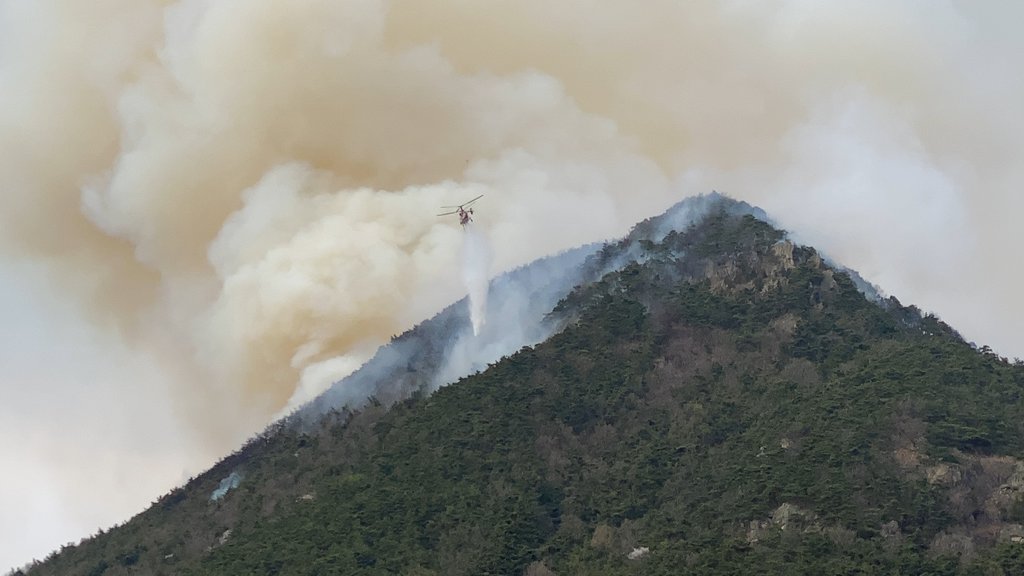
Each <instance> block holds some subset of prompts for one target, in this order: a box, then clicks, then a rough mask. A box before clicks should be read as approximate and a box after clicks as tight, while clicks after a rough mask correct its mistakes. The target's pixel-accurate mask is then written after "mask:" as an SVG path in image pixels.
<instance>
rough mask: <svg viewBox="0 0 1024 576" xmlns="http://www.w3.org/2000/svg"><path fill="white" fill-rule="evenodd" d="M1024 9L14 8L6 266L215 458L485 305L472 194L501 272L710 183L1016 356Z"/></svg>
mask: <svg viewBox="0 0 1024 576" xmlns="http://www.w3.org/2000/svg"><path fill="white" fill-rule="evenodd" d="M1021 11H1022V8H1021V7H1020V6H1019V5H1018V4H1016V3H1011V2H1005V3H984V4H980V3H979V4H975V3H971V2H924V1H920V2H915V1H907V2H889V1H877V2H856V3H853V2H850V3H846V4H843V5H837V4H833V3H828V4H825V3H819V2H812V1H799V0H793V1H779V2H767V3H765V2H743V1H736V2H724V3H706V4H696V5H695V4H690V3H678V2H672V1H667V0H654V1H651V2H646V3H644V4H643V5H642V6H641V5H638V4H636V3H632V2H618V3H611V2H585V1H570V2H559V3H551V2H544V1H540V0H517V1H514V2H513V1H509V2H493V3H487V4H486V5H484V4H481V3H477V2H468V1H458V0H455V1H451V2H438V3H430V4H429V5H428V4H426V3H422V2H411V1H396V2H384V1H382V0H346V1H340V0H300V1H294V0H290V1H284V0H250V1H246V2H241V1H232V0H229V1H218V2H213V1H208V0H180V1H177V2H171V1H158V0H101V1H98V2H89V3H82V2H75V1H72V0H47V1H37V2H20V1H17V0H14V1H8V2H3V3H0V87H2V90H0V127H2V129H0V189H2V194H0V250H2V251H3V252H4V253H6V254H7V255H8V256H11V257H14V258H25V259H32V260H34V261H36V262H44V263H46V265H47V266H48V274H49V275H50V276H49V279H50V281H51V283H52V284H53V285H54V286H56V287H58V288H59V290H61V291H62V292H61V293H62V294H64V295H65V296H66V297H68V298H70V299H71V300H73V301H74V302H76V303H77V305H78V307H79V309H80V310H81V313H82V314H83V315H84V316H85V317H87V318H88V319H89V321H91V322H93V323H94V324H95V326H96V327H97V328H96V329H97V330H100V331H104V332H108V331H112V332H114V333H116V334H118V335H119V337H120V338H122V339H123V340H124V341H125V342H126V343H127V345H128V346H129V347H130V348H132V349H134V350H137V351H138V353H139V354H140V355H144V356H146V357H147V358H149V357H151V358H155V360H154V362H155V363H156V364H157V365H158V366H159V370H160V371H161V372H162V373H164V374H167V375H168V380H169V381H170V383H171V384H170V392H169V397H170V399H171V400H170V402H171V404H172V406H171V407H170V408H169V409H173V410H175V411H176V412H177V413H178V414H180V415H181V417H182V418H183V421H184V425H185V426H186V427H187V428H189V429H192V430H195V431H196V434H198V435H199V436H200V437H201V438H202V440H201V442H200V443H201V444H202V445H203V446H204V448H205V449H206V450H207V451H208V452H207V453H208V454H216V453H219V452H224V451H226V450H230V449H231V448H232V447H234V446H235V445H236V444H237V443H238V442H239V441H240V440H241V439H243V438H244V437H245V436H246V435H248V434H251V433H252V432H254V431H255V430H257V429H259V428H260V427H261V426H262V425H264V424H265V423H266V421H267V419H268V418H269V417H270V416H271V415H272V414H275V413H278V412H279V411H280V410H282V409H285V408H286V407H287V406H290V405H294V403H295V401H296V400H297V399H298V398H304V397H308V395H309V394H311V393H313V392H315V391H316V390H319V389H322V388H323V386H325V385H326V384H328V383H330V382H331V381H334V380H336V379H338V378H340V377H341V376H344V375H345V374H347V373H348V372H350V371H352V370H353V369H355V368H356V367H357V366H358V365H359V364H360V363H361V362H362V361H363V360H365V359H366V358H368V357H369V356H370V355H371V354H372V353H373V350H374V349H375V348H376V346H378V345H379V344H381V343H383V342H385V341H387V339H388V338H389V337H390V336H392V335H394V334H397V333H399V332H401V331H402V330H404V329H406V328H408V327H410V326H411V325H413V324H414V323H415V322H417V321H419V320H421V319H423V318H425V317H427V316H429V315H430V314H432V313H434V312H436V311H437V310H439V309H440V308H441V307H443V306H445V305H447V304H448V303H450V302H452V301H454V300H455V299H457V298H460V297H461V296H463V295H465V293H466V287H465V285H464V284H463V282H462V279H461V278H460V270H461V268H462V263H461V262H460V245H461V242H462V238H461V232H462V231H461V230H460V229H459V228H458V225H457V223H456V222H453V221H449V220H446V219H438V218H435V217H434V214H435V213H436V209H437V207H438V206H440V205H447V204H452V203H453V202H457V201H460V200H461V199H464V198H471V197H474V196H477V195H479V194H486V195H487V204H486V207H483V206H482V207H481V208H482V209H481V210H479V211H478V214H477V226H478V227H479V229H480V233H481V235H483V236H484V238H483V240H485V241H486V242H488V243H489V245H490V246H492V248H493V262H492V266H491V271H492V272H498V271H501V270H505V269H508V268H510V267H512V266H515V265H518V264H522V263H524V262H527V261H529V260H531V259H533V258H536V257H538V256H541V255H543V254H547V253H551V252H554V251H557V250H561V249H565V248H568V247H571V246H574V245H579V244H582V243H584V242H589V241H593V240H597V239H601V238H607V237H611V236H615V235H619V234H622V233H623V232H625V230H626V228H627V227H628V226H629V225H630V224H631V223H633V222H635V221H636V220H638V219H640V218H642V217H644V216H647V215H650V214H653V213H655V212H658V211H660V210H661V209H663V208H665V207H667V206H668V205H670V204H672V203H673V202H675V201H676V200H678V199H679V198H681V197H682V196H686V195H691V194H696V193H700V192H706V191H708V190H710V189H712V188H717V189H719V190H723V191H725V192H727V193H729V194H732V195H734V196H736V197H739V198H742V199H745V200H749V201H751V202H753V203H756V204H759V205H761V206H763V207H764V208H766V209H767V210H768V211H769V212H770V213H771V214H772V215H773V217H775V218H777V219H778V221H779V223H780V224H781V225H783V226H786V227H788V228H790V229H793V230H795V231H796V232H797V236H798V239H799V240H801V241H805V242H809V243H814V244H816V245H818V246H820V247H822V248H823V249H824V250H825V251H826V252H828V253H829V254H830V255H831V256H833V257H834V258H835V259H836V260H838V261H840V262H842V263H843V264H845V265H848V266H851V267H853V268H855V269H858V270H860V271H861V272H863V273H864V275H865V276H866V277H867V278H868V279H869V280H871V281H874V282H876V283H878V284H879V285H881V286H882V287H883V288H884V289H885V290H887V291H889V292H890V293H893V294H895V295H897V296H899V297H900V298H902V299H904V300H906V301H911V302H914V303H915V304H918V305H920V306H922V307H924V308H926V309H929V310H934V311H936V312H937V313H939V314H940V315H941V316H942V317H943V318H944V319H946V320H947V321H949V322H950V323H952V324H953V325H955V326H956V327H957V328H958V329H960V330H961V331H962V332H963V333H964V334H965V336H967V337H968V338H970V339H975V340H978V341H979V342H983V343H988V344H991V345H992V346H993V347H994V348H995V349H996V350H997V351H999V352H1001V353H1003V354H1006V355H1011V356H1012V355H1021V356H1024V343H1022V342H1021V341H1020V340H1019V335H1018V334H1017V333H1016V329H1017V327H1019V326H1021V325H1024V303H1022V302H1020V301H1019V299H1018V298H1017V296H1016V294H1017V292H1018V289H1017V287H1018V286H1019V281H1020V276H1021V274H1020V271H1019V268H1018V267H1015V266H1008V265H1006V263H1007V262H1015V261H1016V260H1017V257H1016V254H1015V248H1016V247H1017V246H1019V245H1020V244H1021V241H1022V240H1024V237H1022V233H1021V232H1020V227H1019V226H1016V223H1015V219H1016V218H1018V216H1017V215H1018V214H1019V213H1020V211H1021V209H1022V208H1024V199H1022V197H1021V195H1020V194H1019V190H1021V189H1022V187H1024V168H1021V165H1020V163H1019V162H1018V158H1019V154H1020V151H1021V150H1022V149H1024V146H1022V133H1024V131H1022V125H1021V124H1022V122H1024V120H1022V118H1024V114H1021V110H1020V107H1021V106H1020V102H1022V101H1024V66H1021V65H1020V62H1019V60H1017V59H1019V56H1018V55H1019V54H1021V53H1024V50H1021V48H1022V47H1021V46H1020V43H1021V40H1020V38H1019V35H1018V34H1017V31H1016V30H1015V29H1013V26H1012V25H1011V24H1010V23H1011V22H1019V21H1020V18H1019V16H1021V15H1022V14H1021ZM4 385H5V386H20V385H22V384H21V383H18V382H10V383H8V382H5V383H4ZM131 385H132V386H136V387H143V388H144V387H146V386H151V385H152V386H156V385H155V384H149V383H146V382H133V383H132V384H131ZM162 393H163V392H161V394H162Z"/></svg>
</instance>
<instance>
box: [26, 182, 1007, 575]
mask: <svg viewBox="0 0 1024 576" xmlns="http://www.w3.org/2000/svg"><path fill="white" fill-rule="evenodd" d="M761 216H763V214H761V213H759V211H757V209H755V208H752V207H750V206H749V205H745V204H743V203H739V202H735V201H733V200H730V199H728V198H725V197H722V196H720V195H708V196H702V197H698V198H696V199H691V200H688V201H685V202H683V203H680V204H678V205H676V206H674V207H673V208H671V209H670V210H669V211H667V212H666V213H665V214H663V215H661V216H659V217H656V218H651V219H649V220H645V221H644V222H641V223H640V224H638V225H637V226H636V227H635V228H634V229H633V231H632V232H631V233H630V234H629V235H628V236H627V237H626V238H623V239H621V240H619V241H616V242H611V243H607V244H604V245H592V246H586V247H582V248H579V249H577V250H575V251H570V252H567V253H564V254H561V255H556V256H553V257H551V258H548V259H545V260H541V261H539V262H537V263H534V264H531V265H529V266H526V267H523V268H521V269H518V270H516V271H512V272H510V273H509V274H507V275H505V276H502V277H500V278H498V279H496V280H495V281H494V282H493V283H492V286H491V295H490V298H489V299H488V302H489V310H488V323H487V328H486V330H484V331H483V332H481V333H480V334H478V335H474V334H473V331H472V328H471V326H470V325H469V321H468V312H467V306H466V303H465V302H460V303H456V304H454V305H452V306H451V307H449V308H448V309H446V310H445V311H443V312H441V313H440V314H439V315H438V316H436V317H435V318H433V319H431V320H428V321H425V322H424V323H423V324H421V325H420V326H418V327H417V328H416V329H414V330H412V331H410V332H409V333H406V334H403V335H402V336H399V337H397V338H396V339H395V340H394V341H393V342H392V343H391V344H390V345H389V346H386V347H384V348H382V349H381V351H380V352H379V353H378V355H377V357H375V358H374V359H373V360H371V361H370V362H369V363H368V364H367V365H366V366H364V367H363V369H361V370H360V371H358V372H356V373H355V374H353V376H351V377H349V378H347V379H345V380H342V381H341V382H339V383H337V384H336V385H335V386H334V387H333V388H332V390H331V391H329V392H328V393H327V394H325V395H324V396H322V397H321V398H320V399H318V400H317V401H316V402H314V403H313V404H311V405H310V406H308V407H307V408H306V409H304V410H303V411H300V412H299V413H298V414H297V415H296V416H294V417H293V418H291V419H289V420H287V421H284V422H282V423H280V424H278V425H277V426H275V427H273V428H271V429H270V430H268V432H267V433H265V434H264V435H262V436H261V437H260V438H258V439H257V440H255V441H253V442H251V443H250V444H249V445H248V446H247V447H246V448H245V449H244V450H242V451H241V452H239V453H238V454H235V455H233V456H232V457H230V458H227V459H225V460H224V461H223V462H221V463H220V464H219V465H218V466H217V467H215V468H214V469H213V470H211V471H210V472H208V473H207V474H204V475H202V476H200V477H199V478H196V479H195V480H193V481H191V482H190V483H189V484H188V485H187V486H186V487H184V488H183V489H180V490H176V491H175V492H173V493H171V494H170V495H168V496H166V497H164V498H163V499H161V500H160V501H159V502H157V503H156V504H155V505H154V506H153V507H152V508H150V509H149V510H147V511H145V512H143V513H142V514H140V515H139V516H138V517H136V518H134V519H133V520H132V521H130V522H129V523H128V524H126V525H124V526H121V527H118V528H116V529H114V530H112V531H110V532H108V533H106V534H103V535H100V536H98V537H96V538H94V539H92V540H89V541H86V542H84V543H82V544H81V545H79V546H75V547H69V548H67V549H65V550H63V551H62V553H61V554H59V555H56V556H55V557H53V558H51V559H49V560H48V561H47V562H46V563H43V564H41V565H38V566H35V567H33V568H32V569H31V570H29V574H33V575H36V574H38V575H44V574H93V575H101V574H102V575H108V576H110V575H117V574H129V573H135V572H139V571H142V572H145V573H150V574H162V573H167V574H171V573H174V574H195V575H201V574H243V573H244V574H249V573H252V574H279V573H280V574H284V573H288V574H318V573H344V574H394V573H402V574H420V575H431V574H446V575H447V574H453V575H455V574H467V575H469V574H532V575H538V574H576V573H586V574H632V573H636V572H637V571H641V570H642V571H643V572H644V573H650V574H670V573H678V571H679V569H680V567H681V566H685V567H687V568H688V569H689V570H691V571H694V572H697V573H702V574H763V573H821V571H822V570H823V569H825V568H823V567H827V570H830V571H832V572H836V573H856V572H858V571H878V572H893V573H896V572H899V573H914V574H918V573H936V574H957V573H965V574H967V573H973V572H971V571H972V570H974V571H977V570H989V571H990V572H992V573H1000V572H998V571H1002V572H1001V573H1004V574H1011V573H1014V574H1015V573H1024V572H1021V571H1022V570H1024V546H1022V545H1021V543H1020V542H1021V540H1022V539H1024V524H1022V523H1024V499H1022V495H1024V481H1022V478H1024V475H1022V474H1024V473H1022V471H1024V461H1021V460H1020V459H1019V458H1018V457H1019V455H1020V454H1022V453H1024V426H1022V425H1021V422H1024V408H1022V403H1021V402H1020V401H1019V400H1020V398H1021V394H1022V393H1024V367H1020V366H1011V365H1009V364H1007V363H1006V362H1005V361H1003V360H1002V359H999V358H997V357H995V356H994V355H991V354H985V353H981V352H979V351H977V350H974V349H973V348H972V347H971V346H970V345H968V344H966V343H964V342H963V341H962V339H960V338H959V337H958V336H957V335H956V333H955V332H953V331H952V330H951V329H949V328H948V327H947V326H945V325H944V324H942V323H941V322H940V321H938V320H937V319H935V318H934V317H931V316H922V315H921V314H920V313H919V312H918V311H916V309H912V308H905V307H903V306H902V305H900V304H899V303H898V302H896V301H895V300H894V299H890V300H885V301H879V300H876V299H874V298H869V297H866V296H865V294H863V293H862V292H861V291H860V290H859V289H858V288H859V287H858V284H857V282H856V281H855V278H854V277H852V276H851V275H850V274H848V273H847V272H846V271H844V270H842V269H838V268H836V267H834V266H832V265H830V264H829V263H828V262H827V261H825V260H824V259H823V258H822V257H821V256H820V255H819V254H818V252H817V251H815V250H814V249H813V248H809V247H804V246H800V245H797V244H795V243H794V242H792V241H791V240H789V239H788V238H787V237H786V235H785V233H784V232H782V231H780V230H778V229H776V228H775V227H773V226H772V225H770V224H769V223H768V222H767V221H766V220H765V219H764V218H763V217H761ZM452 382H454V383H452ZM445 384H447V385H445ZM442 385H444V386H442ZM360 394H361V395H362V396H360ZM367 396H369V397H370V398H371V399H370V400H369V401H360V399H361V398H364V397H367ZM214 495H216V497H213V496H214ZM868 566H870V568H868Z"/></svg>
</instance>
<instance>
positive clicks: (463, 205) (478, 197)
mask: <svg viewBox="0 0 1024 576" xmlns="http://www.w3.org/2000/svg"><path fill="white" fill-rule="evenodd" d="M483 197H484V195H483V194H481V195H479V196H477V197H476V198H473V199H472V200H470V201H469V202H466V203H465V204H459V205H458V206H441V208H464V207H466V206H469V205H470V204H472V203H473V202H476V201H477V200H479V199H481V198H483Z"/></svg>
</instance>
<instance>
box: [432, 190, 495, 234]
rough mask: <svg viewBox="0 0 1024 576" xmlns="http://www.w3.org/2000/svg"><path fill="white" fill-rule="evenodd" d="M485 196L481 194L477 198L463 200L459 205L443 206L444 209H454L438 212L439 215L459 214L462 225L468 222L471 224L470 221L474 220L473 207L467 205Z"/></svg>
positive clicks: (464, 225)
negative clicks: (467, 200)
mask: <svg viewBox="0 0 1024 576" xmlns="http://www.w3.org/2000/svg"><path fill="white" fill-rule="evenodd" d="M483 197H484V195H483V194H481V195H479V196H477V197H476V198H473V199H472V200H470V201H469V202H463V203H462V204H459V205H458V206H441V208H442V209H444V208H454V210H451V211H449V212H443V213H441V214H438V216H449V215H451V214H458V215H459V224H462V227H463V228H465V227H466V225H467V224H469V223H470V222H472V221H473V209H472V208H467V206H469V205H470V204H472V203H473V202H476V201H477V200H479V199H481V198H483Z"/></svg>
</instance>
